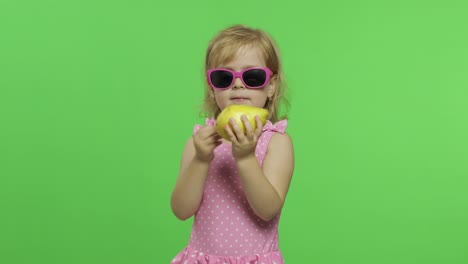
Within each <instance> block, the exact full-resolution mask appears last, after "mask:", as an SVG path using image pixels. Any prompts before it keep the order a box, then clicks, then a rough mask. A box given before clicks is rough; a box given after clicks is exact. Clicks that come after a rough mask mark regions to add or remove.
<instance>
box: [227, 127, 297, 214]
mask: <svg viewBox="0 0 468 264" xmlns="http://www.w3.org/2000/svg"><path fill="white" fill-rule="evenodd" d="M236 163H237V169H238V172H239V175H240V178H241V181H242V184H243V186H244V191H245V194H246V196H247V200H248V201H249V204H250V206H251V207H252V209H253V210H254V212H255V213H256V214H257V216H259V217H260V218H261V219H263V220H265V221H268V220H271V219H272V218H274V217H275V216H276V215H277V214H278V213H279V212H280V211H281V208H282V207H283V204H284V201H285V199H286V194H287V192H288V189H289V184H290V182H291V177H292V174H293V170H294V150H293V144H292V141H291V138H290V136H289V135H288V134H287V133H285V134H280V133H275V134H274V135H273V136H272V138H271V140H270V143H269V146H268V150H267V154H266V156H265V159H264V160H263V166H262V167H260V165H259V164H258V161H257V158H256V157H255V153H252V154H250V155H247V156H245V157H242V158H240V159H237V160H236Z"/></svg>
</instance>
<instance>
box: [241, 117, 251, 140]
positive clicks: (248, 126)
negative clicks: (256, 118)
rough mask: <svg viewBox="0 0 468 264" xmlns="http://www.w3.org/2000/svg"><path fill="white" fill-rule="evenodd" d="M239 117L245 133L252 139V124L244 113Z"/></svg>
mask: <svg viewBox="0 0 468 264" xmlns="http://www.w3.org/2000/svg"><path fill="white" fill-rule="evenodd" d="M241 119H242V122H243V123H244V127H245V135H246V136H247V138H248V139H252V138H253V137H254V131H253V128H252V125H251V124H250V121H249V120H248V119H247V116H245V115H242V116H241Z"/></svg>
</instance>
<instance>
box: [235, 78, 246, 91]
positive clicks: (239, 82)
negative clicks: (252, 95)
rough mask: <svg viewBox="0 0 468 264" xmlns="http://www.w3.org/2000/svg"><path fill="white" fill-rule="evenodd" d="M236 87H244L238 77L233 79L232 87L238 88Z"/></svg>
mask: <svg viewBox="0 0 468 264" xmlns="http://www.w3.org/2000/svg"><path fill="white" fill-rule="evenodd" d="M238 88H245V87H244V84H243V83H242V81H241V79H240V78H239V77H237V78H236V79H234V85H232V89H238Z"/></svg>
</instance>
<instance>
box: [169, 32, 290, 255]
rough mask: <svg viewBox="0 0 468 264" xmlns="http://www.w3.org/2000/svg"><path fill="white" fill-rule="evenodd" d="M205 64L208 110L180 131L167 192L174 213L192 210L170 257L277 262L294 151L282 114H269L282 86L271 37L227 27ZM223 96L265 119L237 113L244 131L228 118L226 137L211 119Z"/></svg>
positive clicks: (211, 46) (225, 100)
mask: <svg viewBox="0 0 468 264" xmlns="http://www.w3.org/2000/svg"><path fill="white" fill-rule="evenodd" d="M205 70H206V72H207V89H206V92H205V105H204V107H205V111H206V112H207V113H208V114H209V115H210V117H211V118H207V119H206V124H205V126H200V125H196V126H195V128H194V133H193V136H192V137H190V138H189V139H188V141H187V143H186V145H185V149H184V151H183V154H182V160H181V167H180V174H179V177H178V179H177V182H176V184H175V187H174V191H173V193H172V197H171V208H172V211H173V212H174V214H175V215H176V216H177V217H178V218H179V219H181V220H186V219H188V218H190V217H191V216H192V215H194V217H195V218H194V223H193V227H192V234H191V236H190V241H189V243H188V246H187V247H186V248H185V249H184V250H182V251H181V252H180V253H179V254H178V255H177V256H175V257H174V259H173V260H172V262H171V263H172V264H176V263H200V264H201V263H259V264H260V263H265V264H267V263H277V264H280V263H284V262H283V257H282V255H281V252H280V251H279V249H278V223H279V219H280V214H281V208H282V207H283V204H284V201H285V199H286V194H287V192H288V188H289V184H290V181H291V177H292V174H293V169H294V152H293V146H292V142H291V138H290V137H289V135H288V134H287V133H285V129H286V126H287V120H286V119H283V120H281V121H278V117H277V114H278V113H277V110H278V105H279V103H280V100H282V99H283V90H282V89H283V86H282V72H281V66H280V58H279V54H278V50H277V48H276V45H275V43H274V41H273V40H272V38H271V37H270V36H269V35H268V34H266V33H265V32H264V31H262V30H257V29H252V28H248V27H245V26H241V25H236V26H232V27H229V28H227V29H225V30H223V31H221V32H219V33H218V35H217V36H216V37H215V38H214V39H213V40H212V41H211V42H210V44H209V46H208V49H207V53H206V61H205ZM235 72H237V73H241V75H239V76H237V77H234V76H235V75H233V74H234V73H235ZM231 104H243V105H250V106H255V107H263V108H265V109H267V110H268V111H269V118H268V119H269V120H268V121H267V123H266V124H265V125H264V126H263V125H262V123H261V121H260V119H259V118H258V116H257V117H256V124H257V129H253V128H252V126H251V125H250V123H249V122H248V121H247V119H246V118H245V116H243V118H242V120H243V123H244V125H245V127H246V133H245V134H244V133H243V132H242V131H241V130H240V128H239V126H238V125H237V124H236V123H235V122H234V121H233V120H231V121H230V125H231V126H226V127H225V130H226V132H227V133H228V135H229V136H230V141H227V140H225V139H223V138H221V137H220V136H219V135H218V134H217V133H216V132H215V127H214V125H215V122H216V117H217V116H218V114H219V113H220V112H221V111H222V110H223V109H224V108H225V107H227V106H229V105H231ZM272 122H273V123H272Z"/></svg>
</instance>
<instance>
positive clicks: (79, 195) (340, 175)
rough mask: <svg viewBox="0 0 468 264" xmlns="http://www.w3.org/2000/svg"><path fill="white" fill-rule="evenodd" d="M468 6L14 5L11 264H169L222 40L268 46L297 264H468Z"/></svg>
mask: <svg viewBox="0 0 468 264" xmlns="http://www.w3.org/2000/svg"><path fill="white" fill-rule="evenodd" d="M467 14H468V4H467V3H466V2H465V1H461V0H460V1H450V0H448V1H403V0H401V1H344V0H342V1H303V2H297V3H295V2H294V1H283V2H282V3H279V2H278V3H277V2H268V1H265V2H260V1H234V2H219V1H202V2H197V1H193V2H189V1H187V2H186V3H185V2H179V1H165V2H160V1H147V0H133V1H130V0H128V1H109V0H106V1H91V0H85V1H83V0H82V1H78V0H76V1H58V0H57V1H52V0H44V1H25V0H17V1H13V0H2V1H0V262H1V263H8V264H20V263H21V264H23V263H24V264H26V263H28V264H29V263H31V264H32V263H41V264H42V263H44V264H45V263H47V264H51V263H60V264H63V263H66V264H75V263H76V264H78V263H79V264H93V263H100V264H102V263H109V264H110V263H112V264H117V263H141V264H143V263H148V264H149V263H169V261H170V259H171V258H172V257H173V256H174V255H175V254H177V252H179V251H180V250H181V249H182V248H183V247H184V246H185V245H186V244H187V241H188V238H189V234H190V229H191V224H192V220H191V219H190V220H187V221H185V222H183V221H180V220H178V219H177V218H175V217H174V216H173V215H172V212H171V210H170V206H169V200H170V194H171V191H172V188H173V185H174V182H175V180H176V177H177V174H178V166H179V160H180V155H181V152H182V148H183V145H184V144H185V141H186V140H187V138H188V137H189V136H190V135H191V133H192V129H193V125H194V124H195V123H203V118H202V117H200V116H199V115H198V106H199V104H200V103H201V98H202V91H203V84H204V83H203V82H204V81H203V78H204V77H203V69H202V67H203V59H204V52H205V49H206V46H207V43H208V41H209V40H210V38H211V37H212V36H213V35H214V34H216V32H218V31H219V30H221V29H223V28H224V27H227V26H230V25H232V24H237V23H241V24H246V25H249V26H252V27H260V28H263V29H265V30H266V31H268V32H269V33H270V34H271V35H272V36H273V37H274V38H275V39H276V41H277V43H278V45H279V47H280V49H281V53H282V58H283V64H284V70H285V77H286V82H287V84H288V88H289V90H288V96H289V99H290V101H291V111H290V112H289V127H288V132H289V133H290V135H291V137H292V138H293V141H294V146H295V154H296V167H295V172H294V177H293V181H292V184H291V188H290V192H289V195H288V198H287V202H286V204H285V207H284V210H283V215H282V221H281V223H280V248H281V250H282V252H283V254H284V256H285V259H286V261H287V263H323V264H332V263H356V264H357V263H359V264H371V263H380V264H384V263H389V264H390V263H392V264H394V263H395V264H406V263H408V264H409V263H425V264H428V263H434V264H436V263H437V264H440V263H451V264H462V263H468V256H467V254H468V253H467V252H468V250H467V249H468V225H467V223H468V210H467V209H468V191H467V189H468V179H467V178H468V177H467V176H468V150H467V149H468V140H467V135H468V104H467V100H468V16H467Z"/></svg>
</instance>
